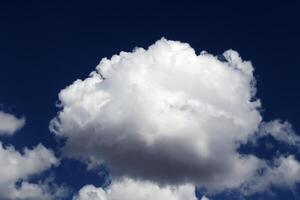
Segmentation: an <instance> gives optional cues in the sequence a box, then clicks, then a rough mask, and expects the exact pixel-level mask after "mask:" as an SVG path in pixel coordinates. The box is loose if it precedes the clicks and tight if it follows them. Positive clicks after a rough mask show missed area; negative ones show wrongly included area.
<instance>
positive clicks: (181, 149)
mask: <svg viewBox="0 0 300 200" xmlns="http://www.w3.org/2000/svg"><path fill="white" fill-rule="evenodd" d="M59 100H60V103H61V106H62V110H61V111H60V112H59V113H58V115H57V117H56V118H55V119H53V120H52V122H51V124H50V129H51V130H52V131H53V132H55V133H56V134H57V135H58V136H60V137H65V138H67V140H66V144H65V146H64V147H63V152H64V155H65V156H68V157H74V158H79V159H82V160H85V161H86V162H87V163H88V164H90V166H95V165H97V164H102V163H105V164H106V165H107V166H108V167H109V169H110V171H111V175H112V177H113V178H116V179H119V178H122V177H131V178H134V179H139V180H147V181H148V180H149V181H152V182H154V183H158V184H163V185H181V184H186V183H188V184H193V185H199V186H203V187H206V188H207V189H209V190H211V191H222V190H225V189H231V188H239V187H243V189H244V190H245V193H247V192H246V190H247V189H248V190H249V191H250V190H251V191H254V189H250V188H251V187H250V186H249V185H250V184H252V182H253V181H256V180H254V178H253V177H258V174H259V173H258V172H259V170H260V169H265V168H269V167H270V166H269V165H268V164H267V162H266V161H265V160H262V159H259V158H257V157H255V156H254V155H251V154H249V155H242V154H240V153H239V152H238V151H237V149H238V148H239V147H240V146H241V145H243V144H245V143H247V141H249V140H250V139H251V140H253V138H254V139H255V138H257V137H262V136H264V135H271V136H273V137H274V138H275V139H277V140H279V141H282V142H284V143H286V144H289V145H294V144H298V142H299V137H298V136H297V135H296V134H295V133H294V132H292V128H291V127H290V126H289V124H288V122H286V123H283V122H281V121H280V120H275V121H273V122H269V123H265V122H263V120H262V116H261V113H260V112H259V110H260V108H261V104H260V101H259V99H258V98H257V97H256V86H255V78H254V76H253V66H252V64H251V62H249V61H243V60H242V58H241V57H240V56H239V54H238V53H237V52H236V51H233V50H228V51H226V52H224V54H223V55H222V56H214V55H211V54H209V53H207V52H204V51H203V52H201V53H200V54H199V55H196V54H195V51H194V49H193V48H192V47H190V46H189V44H187V43H181V42H177V41H170V40H166V39H164V38H163V39H161V40H159V41H157V42H156V43H155V44H153V45H151V46H150V47H149V48H148V49H143V48H136V49H135V50H134V51H133V52H121V53H120V54H119V55H114V56H113V57H112V58H111V59H107V58H104V59H102V60H101V62H100V64H99V65H98V66H97V67H96V70H95V71H93V72H92V73H91V75H90V76H89V77H88V78H86V79H84V80H77V81H75V82H74V83H73V84H71V85H70V86H68V87H67V88H65V89H63V90H62V91H61V92H60V94H59ZM280 127H281V128H280ZM287 137H288V139H287ZM288 159H290V158H288ZM295 162H297V161H296V160H295ZM297 164H298V163H297ZM280 166H281V165H280ZM276 167H278V166H274V167H271V168H270V174H272V173H271V172H273V170H274V169H280V168H276ZM273 168H274V169H273ZM288 173H289V172H288ZM279 174H280V173H279ZM266 176H267V177H268V176H269V175H268V173H266ZM278 176H279V175H278ZM268 180H269V179H268ZM298 180H299V179H297V180H296V181H292V182H293V183H295V182H297V181H298ZM273 182H274V184H276V183H275V181H272V180H271V179H270V181H269V183H262V184H263V185H265V186H269V185H270V184H273ZM245 185H247V187H244V186H245Z"/></svg>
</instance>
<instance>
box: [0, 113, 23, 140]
mask: <svg viewBox="0 0 300 200" xmlns="http://www.w3.org/2000/svg"><path fill="white" fill-rule="evenodd" d="M24 125H25V118H17V117H15V116H14V115H12V114H9V113H5V112H2V111H0V135H13V134H14V133H15V132H16V131H17V130H19V129H21V128H22V127H23V126H24Z"/></svg>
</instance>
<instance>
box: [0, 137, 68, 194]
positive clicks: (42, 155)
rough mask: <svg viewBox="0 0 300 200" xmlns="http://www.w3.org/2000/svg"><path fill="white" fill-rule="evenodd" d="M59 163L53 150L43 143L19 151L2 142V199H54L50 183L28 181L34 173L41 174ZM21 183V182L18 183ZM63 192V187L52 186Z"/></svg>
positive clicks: (0, 156)
mask: <svg viewBox="0 0 300 200" xmlns="http://www.w3.org/2000/svg"><path fill="white" fill-rule="evenodd" d="M56 164H58V160H57V159H56V158H55V156H54V155H53V152H52V151H50V150H48V149H46V148H45V147H44V146H43V145H38V146H37V147H35V148H33V149H28V148H24V150H23V152H18V151H17V150H15V149H14V147H12V146H8V147H4V146H3V144H2V143H1V142H0V177H1V178H0V199H11V200H13V199H42V200H49V199H52V197H53V196H52V194H50V193H49V190H50V184H48V183H47V184H46V183H39V184H33V183H29V182H28V178H29V177H30V176H32V175H35V174H39V173H41V172H43V171H45V170H47V169H49V168H50V167H51V166H52V165H56ZM18 183H20V184H18ZM54 187H56V189H57V190H55V192H56V193H57V194H58V193H61V192H62V191H61V190H62V188H59V187H57V186H55V185H52V186H51V188H52V189H54Z"/></svg>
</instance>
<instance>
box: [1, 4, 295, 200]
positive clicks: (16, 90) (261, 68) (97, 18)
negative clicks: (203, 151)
mask: <svg viewBox="0 0 300 200" xmlns="http://www.w3.org/2000/svg"><path fill="white" fill-rule="evenodd" d="M299 6H300V5H299V3H297V2H296V1H295V2H289V3H287V2H286V3H282V2H279V1H265V2H264V3H262V2H259V1H257V2H253V1H251V2H242V3H241V2H233V1H232V2H223V3H220V2H219V3H208V2H204V1H186V2H176V1H173V2H172V1H170V2H167V1H165V2H163V3H162V2H153V1H149V2H143V3H141V2H140V3H138V2H125V1H123V2H115V3H108V2H100V1H88V2H83V1H72V2H71V1H44V2H41V1H7V2H6V1H3V2H1V3H0V24H1V30H2V31H1V32H0V44H1V45H0V52H1V53H0V91H1V93H0V105H1V107H0V108H1V109H0V110H1V111H3V112H4V113H10V114H12V115H14V116H16V117H17V118H22V117H25V118H26V123H25V125H24V127H23V128H21V129H20V130H18V131H16V132H15V133H14V134H13V135H12V136H8V135H7V134H2V135H1V134H0V140H1V142H2V144H3V145H4V146H7V145H12V146H14V147H15V151H21V150H22V149H23V148H24V147H28V148H35V147H36V146H37V145H38V144H40V143H41V144H43V145H44V147H45V148H47V149H49V150H52V151H53V154H54V156H55V157H56V158H57V159H61V161H60V163H58V162H57V164H55V165H51V166H48V167H47V166H45V167H44V168H45V169H44V170H43V167H41V168H39V169H40V170H37V171H36V172H37V173H33V174H30V176H29V175H28V177H29V179H26V178H28V177H27V176H25V177H26V178H24V176H23V177H20V178H18V179H17V181H19V182H22V181H24V180H26V181H28V182H32V183H39V181H41V180H43V181H44V182H45V180H47V179H49V177H51V178H53V179H54V180H53V181H51V183H50V185H51V184H52V186H53V185H56V186H57V187H58V188H59V187H64V188H67V189H66V190H67V192H66V193H67V195H66V196H65V197H64V199H72V197H73V196H74V195H76V194H77V193H78V191H79V190H80V189H81V188H82V187H83V186H85V185H88V184H91V185H94V186H96V187H100V186H103V185H109V183H108V182H109V181H108V180H107V179H108V178H107V177H108V176H109V174H110V171H112V172H111V173H112V174H113V173H114V172H113V171H114V170H116V171H117V172H118V173H120V174H126V175H129V177H130V178H136V179H139V180H143V181H144V180H148V179H149V180H150V181H154V182H155V181H157V182H158V183H159V184H160V183H163V184H167V185H169V184H179V182H181V181H182V180H181V179H180V180H177V179H176V178H175V179H176V181H174V180H175V179H174V180H173V177H172V176H171V175H170V176H166V178H162V177H160V175H159V174H161V173H162V172H161V173H160V172H159V171H157V173H154V175H153V173H152V174H151V176H150V175H146V174H143V173H142V172H139V170H136V169H135V168H134V167H132V165H130V164H128V165H125V166H124V168H122V169H117V168H115V167H114V166H113V165H114V164H119V163H118V162H117V161H116V162H115V161H114V160H113V159H111V157H110V156H111V154H109V153H108V154H107V155H105V156H107V157H105V158H106V159H104V160H107V161H109V162H110V164H111V165H112V166H113V167H112V168H110V167H108V166H105V164H104V166H103V165H101V164H99V163H96V166H94V167H92V169H89V170H88V169H87V163H86V160H84V159H87V158H88V157H89V156H91V155H92V156H94V157H97V155H95V152H98V149H96V150H95V149H93V148H92V147H91V148H87V149H88V150H81V149H80V148H79V146H78V143H76V142H78V138H79V139H82V141H89V139H90V138H91V139H96V140H97V139H99V138H98V137H96V138H93V137H94V136H93V135H92V134H90V135H89V134H87V133H89V131H88V130H85V129H83V131H82V133H81V132H80V131H78V134H86V135H87V137H90V138H81V137H79V136H78V138H77V137H74V138H73V136H72V134H71V132H68V131H66V132H65V133H64V134H63V135H64V136H66V138H63V139H62V138H60V137H57V136H55V133H53V132H50V130H49V123H50V121H51V120H52V119H53V118H55V117H58V112H59V111H60V110H62V109H63V108H64V107H67V105H68V106H70V107H72V106H74V104H73V103H72V102H67V103H66V104H65V105H63V107H62V108H59V107H57V106H56V105H57V104H58V103H61V101H62V99H59V97H58V94H59V92H60V91H61V90H63V89H64V88H66V87H67V86H69V85H72V84H73V82H74V81H75V80H77V79H82V80H85V79H86V78H87V77H88V76H89V74H90V72H92V71H93V70H95V67H96V66H97V65H98V64H99V62H100V60H101V59H102V58H104V57H107V58H111V56H113V55H116V54H119V53H120V52H121V51H126V52H132V50H133V49H134V48H135V47H143V48H145V49H147V48H148V47H149V46H151V45H153V44H154V43H155V42H156V41H161V38H162V37H164V38H166V39H167V40H168V41H169V40H175V41H180V42H181V43H189V45H190V46H191V48H192V49H194V50H195V52H196V54H197V55H198V54H199V53H200V52H201V51H203V50H205V51H207V52H208V53H209V54H211V55H214V56H218V57H222V54H223V52H225V51H226V50H228V49H233V50H235V51H237V52H238V53H239V55H240V56H241V58H242V59H243V61H251V63H252V65H253V67H254V69H255V71H254V74H253V75H249V76H248V78H249V77H250V78H254V79H255V80H256V86H255V88H256V89H257V93H256V95H255V97H256V98H258V99H260V101H261V104H262V106H261V107H260V108H257V110H258V111H259V112H260V115H261V116H262V118H263V121H264V122H269V121H271V120H275V119H282V120H283V121H285V120H287V121H288V122H289V123H290V124H291V125H292V128H291V129H287V130H288V131H287V132H288V133H291V132H295V135H296V136H297V134H298V133H299V129H300V127H299V117H298V113H299V112H300V107H299V103H298V102H299V100H298V99H299V92H298V91H300V88H299V87H300V84H299V78H298V74H299V67H298V66H299V65H300V61H299V59H298V56H299V55H298V54H299V53H298V47H299V45H300V39H299V34H300V28H299V27H300V26H299V25H300V24H299V23H300V19H299V18H300V15H299V13H298V10H299ZM181 43H180V44H181ZM164 44H165V43H162V46H163V45H164ZM171 46H172V45H171ZM150 53H151V52H150ZM179 55H181V54H179ZM182 55H183V54H182ZM188 55H189V54H188ZM135 56H137V55H135ZM184 56H186V55H185V54H184ZM184 56H183V57H184ZM134 58H135V57H134ZM229 63H230V62H229ZM239 65H240V64H238V66H239ZM120 66H122V65H121V64H120ZM100 68H101V67H100ZM102 73H106V72H104V71H103V72H102ZM149 73H150V72H149ZM153 73H156V72H153ZM174 74H175V73H174ZM107 76H108V77H109V74H108V75H107ZM124 77H127V76H126V74H125V75H124ZM170 77H171V79H172V80H176V78H175V77H177V76H175V75H174V77H172V76H171V75H170ZM221 77H222V76H221ZM112 80H114V79H113V78H112ZM124 80H125V81H126V80H127V81H128V80H130V79H124ZM145 80H148V79H146V78H145ZM149 80H150V79H149ZM204 80H205V77H204ZM242 80H244V79H242ZM245 80H246V79H245ZM107 82H108V81H107ZM175 82H176V81H175ZM117 83H118V82H117V81H116V85H118V84H117ZM163 83H164V84H165V82H163ZM171 83H173V82H172V81H170V84H171ZM184 83H185V82H183V83H182V85H184ZM221 83H226V81H225V82H221ZM242 83H244V82H241V83H240V84H239V83H235V82H234V83H232V84H238V85H242ZM166 84H169V82H167V83H166ZM174 84H175V83H174ZM189 84H190V83H189ZM199 84H200V83H199ZM228 84H229V85H228V86H226V85H223V86H224V89H222V90H221V89H220V88H219V89H220V90H219V89H217V91H220V92H221V91H227V89H228V88H229V87H230V86H231V80H229V81H228ZM112 85H113V84H112ZM200 85H201V84H200ZM109 86H110V85H109V84H108V86H107V87H108V88H110V87H109ZM176 87H181V85H179V86H176ZM249 87H252V86H251V85H245V87H244V89H243V90H242V91H246V92H247V91H248V89H250V88H249ZM125 89H127V88H124V90H125ZM152 89H153V88H152ZM196 89H198V90H200V89H201V86H199V88H196ZM153 90H154V91H157V90H155V89H153ZM106 91H108V89H107V88H106ZM120 91H122V90H120ZM120 91H119V90H116V91H111V90H109V92H111V94H116V96H117V97H118V98H119V99H122V98H123V97H124V96H122V95H120V96H118V95H117V94H122V92H120ZM75 93H76V94H77V93H78V92H75ZM84 94H85V93H84ZM138 94H139V93H137V95H138ZM209 94H210V93H209ZM209 94H208V95H207V96H209ZM220 95H223V93H222V92H221V93H220ZM225 95H227V93H225ZM66 96H67V95H66ZM87 96H88V97H89V94H87ZM241 96H242V97H243V95H241ZM156 97H157V96H153V97H151V98H154V99H155V98H156ZM242 97H241V98H242ZM65 98H67V97H65ZM91 98H92V99H93V97H91ZM126 98H127V96H126V97H124V99H126ZM128 98H129V97H128ZM212 98H215V97H214V96H212ZM129 99H130V98H129ZM146 99H147V98H146ZM149 99H150V97H149ZM96 100H97V99H96ZM127 100H128V99H127ZM75 101H76V102H77V101H78V102H81V100H80V99H79V98H78V99H76V98H75ZM170 101H171V100H170ZM96 102H97V101H96ZM100 102H101V101H99V104H100ZM126 102H127V104H128V102H130V101H126ZM97 103H98V102H97ZM133 103H134V102H132V104H133ZM127 104H126V105H127ZM118 105H119V104H117V105H115V106H118ZM121 105H123V104H121ZM130 106H132V107H134V106H135V105H130ZM141 106H142V105H141ZM72 108H73V107H72ZM238 108H244V107H238ZM146 111H147V110H146ZM74 113H75V114H74V115H75V116H76V113H77V112H75V111H74ZM95 114H98V113H96V112H95ZM100 114H101V113H99V116H102V115H100ZM244 114H249V113H242V114H241V115H242V116H244ZM249 115H250V114H249ZM97 116H98V115H97ZM104 116H106V117H110V115H104ZM126 116H127V115H126ZM172 116H174V113H172ZM68 117H70V118H71V117H72V116H68ZM78 117H81V116H80V114H78ZM143 117H145V116H144V115H143ZM253 118H255V117H253ZM0 119H1V118H0ZM159 119H160V118H159V117H158V120H159ZM255 119H256V118H255ZM255 119H253V120H255ZM161 120H163V119H161ZM91 123H96V122H94V121H93V122H91ZM99 123H100V121H99ZM166 123H169V122H168V121H166ZM0 124H1V123H0ZM75 125H76V124H75ZM75 125H74V126H75ZM95 126H96V125H94V124H93V126H92V127H93V128H95ZM75 127H76V126H75ZM126 127H128V126H125V130H127V129H126ZM249 127H251V126H250V125H249V126H248V125H247V127H246V128H247V130H248V129H249V130H250V129H251V128H253V127H251V128H249ZM61 128H62V129H65V130H70V129H68V128H69V127H67V126H66V125H64V124H61ZM113 128H118V123H117V125H116V127H113ZM246 128H245V129H246ZM112 130H114V129H112ZM129 130H131V128H128V131H129ZM160 130H161V129H159V131H158V132H160ZM253 130H254V128H253ZM253 130H252V129H251V131H252V132H253ZM251 131H250V132H251ZM0 132H1V131H0ZM75 132H76V131H75ZM116 132H117V131H116ZM171 132H172V131H171ZM269 132H272V131H269ZM76 133H77V132H76ZM96 133H98V132H97V131H96ZM288 133H285V132H284V131H282V133H281V134H283V137H285V136H284V134H288ZM268 134H269V135H268ZM268 134H266V135H263V136H261V138H256V139H257V141H256V142H257V144H252V143H251V142H250V143H246V145H244V143H243V145H241V147H240V149H238V151H239V152H241V153H245V154H253V155H255V156H256V157H257V158H260V159H263V160H268V161H270V162H274V160H273V159H274V158H276V157H279V156H280V155H284V156H288V155H293V156H294V157H295V159H296V160H298V161H299V159H300V157H299V149H298V148H299V147H298V146H297V145H292V144H290V143H285V142H282V140H280V139H279V141H278V137H277V138H276V136H274V135H275V134H274V131H273V132H272V133H268ZM224 137H225V136H224ZM286 137H288V136H286ZM68 138H73V139H74V140H73V139H69V141H73V143H71V142H70V143H69V146H68V145H66V144H68V142H67V141H68ZM100 138H101V137H100ZM225 138H227V137H225ZM195 140H196V138H195ZM79 141H81V140H79ZM112 141H114V140H112ZM130 141H131V140H130ZM213 141H214V140H213ZM185 142H187V141H185ZM83 144H84V142H83ZM88 144H90V143H88ZM88 144H84V145H87V146H88ZM186 144H187V143H184V144H183V146H184V145H186ZM169 145H171V144H169ZM65 146H68V148H69V149H68V150H65V149H66V148H64V147H65ZM91 146H92V145H91ZM96 146H97V145H96ZM267 146H268V147H267ZM97 147H98V146H97ZM158 147H160V146H158ZM99 148H100V147H99ZM183 148H184V147H183ZM100 149H101V148H100ZM208 149H209V150H210V148H208ZM101 150H102V149H101ZM143 150H145V149H143ZM213 150H215V149H213ZM66 151H67V152H68V153H69V154H68V153H66ZM94 151H95V152H94ZM99 151H100V150H99ZM216 151H217V150H216ZM90 152H93V154H92V153H90ZM141 152H144V151H141ZM145 152H146V150H145ZM156 153H157V154H159V151H157V152H156ZM67 155H68V156H67ZM130 155H131V156H132V154H130ZM183 155H185V154H183ZM228 155H229V154H228ZM230 155H231V154H230ZM0 156H1V155H0ZM99 156H100V153H99ZM137 156H138V155H137ZM141 156H144V155H143V154H141ZM66 157H68V158H66ZM100 157H101V156H100ZM0 159H4V158H0ZM80 159H81V161H80ZM97 159H98V158H97ZM97 159H96V160H97ZM110 159H111V160H110ZM124 159H126V158H124ZM156 159H158V158H157V157H156V156H153V159H152V160H151V159H150V160H145V162H146V161H147V162H149V163H155V161H156ZM4 160H5V159H4ZM179 160H180V159H179ZM97 161H98V160H97ZM174 162H175V161H174ZM224 162H225V161H224ZM164 163H166V162H165V161H164V162H162V163H161V164H158V165H157V166H158V170H159V169H162V168H161V167H162V165H165V164H164ZM224 164H225V163H224ZM0 166H1V165H0ZM154 166H155V164H154ZM272 166H273V165H272ZM123 169H126V170H127V169H128V170H127V171H126V170H124V171H123ZM176 170H179V171H178V174H184V170H185V169H181V168H178V169H176ZM0 171H1V168H0ZM142 171H143V170H142ZM200 171H201V170H200ZM221 171H222V170H221ZM196 172H197V173H198V172H199V171H197V170H196ZM205 173H208V172H206V171H205ZM228 173H229V172H228ZM155 174H158V175H157V176H155ZM178 176H179V177H180V175H178ZM182 176H184V175H182ZM195 176H196V174H195ZM298 176H300V175H298ZM113 177H117V178H116V179H118V178H120V177H121V175H114V176H113ZM187 177H188V176H187ZM266 179H267V178H266ZM299 180H300V177H299ZM110 181H112V182H113V180H110ZM193 181H196V182H197V181H198V183H199V184H197V186H199V188H200V189H199V199H201V197H202V195H203V194H205V195H206V196H207V197H208V198H209V199H213V200H219V199H220V200H224V199H243V198H244V199H298V198H299V197H298V196H299V192H300V187H299V184H298V181H295V183H294V184H293V187H289V188H286V187H282V185H276V184H273V185H271V186H270V187H269V186H268V187H266V188H265V189H264V190H263V191H261V192H258V193H253V194H251V195H245V194H241V191H239V190H240V188H238V189H234V190H225V191H222V192H220V193H217V194H216V193H214V192H209V189H207V188H205V186H207V184H206V181H208V182H209V181H210V180H206V181H203V180H202V179H201V180H200V179H199V180H198V179H197V180H193ZM175 182H176V183H175ZM204 182H205V183H204ZM202 183H203V185H204V187H203V189H202V185H201V184H202ZM0 184H1V181H0ZM208 185H209V184H208ZM52 186H51V187H52ZM108 187H109V186H108ZM144 187H145V188H147V186H144ZM218 187H219V188H221V186H218ZM53 188H56V187H53ZM222 189H223V188H222ZM1 198H2V197H1ZM3 198H4V199H5V198H6V197H3ZM57 198H58V197H57ZM11 199H13V197H11ZM79 200H81V199H79ZM101 200H102V199H101ZM104 200H106V199H104ZM107 200H110V199H107ZM147 200H148V199H147ZM179 200H180V199H179Z"/></svg>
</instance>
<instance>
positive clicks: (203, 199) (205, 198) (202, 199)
mask: <svg viewBox="0 0 300 200" xmlns="http://www.w3.org/2000/svg"><path fill="white" fill-rule="evenodd" d="M201 200H209V198H207V197H206V196H203V197H202V198H201Z"/></svg>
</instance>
